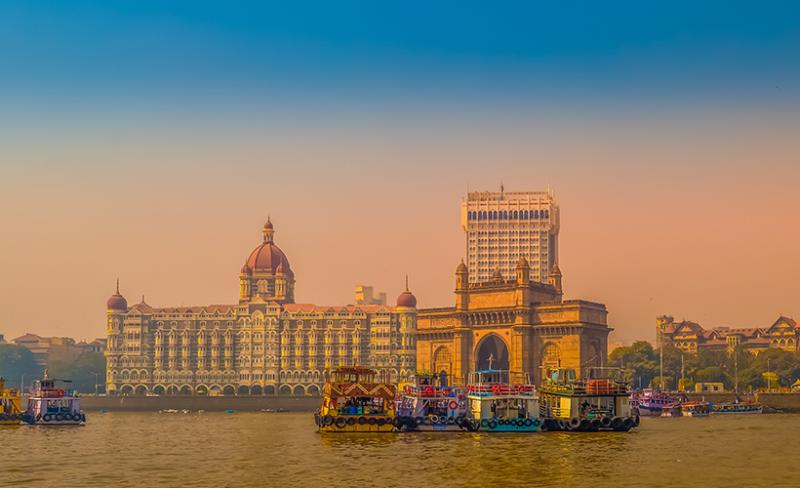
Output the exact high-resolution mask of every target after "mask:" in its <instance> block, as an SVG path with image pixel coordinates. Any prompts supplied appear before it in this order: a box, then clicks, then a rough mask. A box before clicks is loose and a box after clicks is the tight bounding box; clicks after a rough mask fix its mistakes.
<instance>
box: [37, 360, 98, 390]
mask: <svg viewBox="0 0 800 488" xmlns="http://www.w3.org/2000/svg"><path fill="white" fill-rule="evenodd" d="M47 366H48V373H49V375H50V376H51V377H53V378H59V379H65V380H71V381H72V385H71V387H72V388H74V389H75V390H78V391H79V392H82V393H94V391H95V381H97V383H98V384H99V385H98V391H102V390H103V385H104V384H105V377H106V359H105V357H104V356H103V354H102V353H99V352H84V353H83V354H80V355H79V356H78V357H76V358H75V359H72V360H68V359H54V360H51V361H50V363H49V364H48V365H47Z"/></svg>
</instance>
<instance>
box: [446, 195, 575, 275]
mask: <svg viewBox="0 0 800 488" xmlns="http://www.w3.org/2000/svg"><path fill="white" fill-rule="evenodd" d="M461 226H462V228H463V229H464V232H466V239H467V242H466V245H467V249H466V256H467V262H466V266H467V269H468V270H469V280H470V281H469V282H470V283H483V282H486V281H489V280H491V279H492V277H493V276H494V274H495V273H496V272H498V271H499V273H500V276H502V277H503V279H505V280H511V279H514V273H515V266H516V263H517V261H518V260H519V258H525V260H526V261H527V262H528V263H529V265H530V273H531V280H532V281H535V282H539V283H547V282H548V278H549V277H550V273H551V271H552V270H553V269H554V268H555V267H556V265H557V264H558V231H559V209H558V205H557V204H556V201H555V196H554V195H553V193H552V192H549V191H548V192H506V191H504V189H503V188H502V187H501V189H500V191H499V192H491V191H480V192H469V193H467V197H466V198H465V199H464V200H463V201H462V203H461Z"/></svg>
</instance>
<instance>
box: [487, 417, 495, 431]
mask: <svg viewBox="0 0 800 488" xmlns="http://www.w3.org/2000/svg"><path fill="white" fill-rule="evenodd" d="M486 426H487V427H489V428H490V429H495V428H497V420H495V419H492V420H490V421H489V422H487V423H486Z"/></svg>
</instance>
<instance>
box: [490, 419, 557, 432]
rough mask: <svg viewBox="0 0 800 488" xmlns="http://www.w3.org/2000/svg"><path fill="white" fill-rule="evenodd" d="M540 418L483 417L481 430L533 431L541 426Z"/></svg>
mask: <svg viewBox="0 0 800 488" xmlns="http://www.w3.org/2000/svg"><path fill="white" fill-rule="evenodd" d="M541 425H542V422H541V421H540V420H539V419H481V421H480V428H479V429H478V431H480V432H509V433H512V432H513V433H531V432H536V431H538V430H539V428H540V427H541Z"/></svg>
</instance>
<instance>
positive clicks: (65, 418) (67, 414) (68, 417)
mask: <svg viewBox="0 0 800 488" xmlns="http://www.w3.org/2000/svg"><path fill="white" fill-rule="evenodd" d="M64 420H69V421H70V422H71V421H72V414H71V413H65V414H64Z"/></svg>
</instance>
